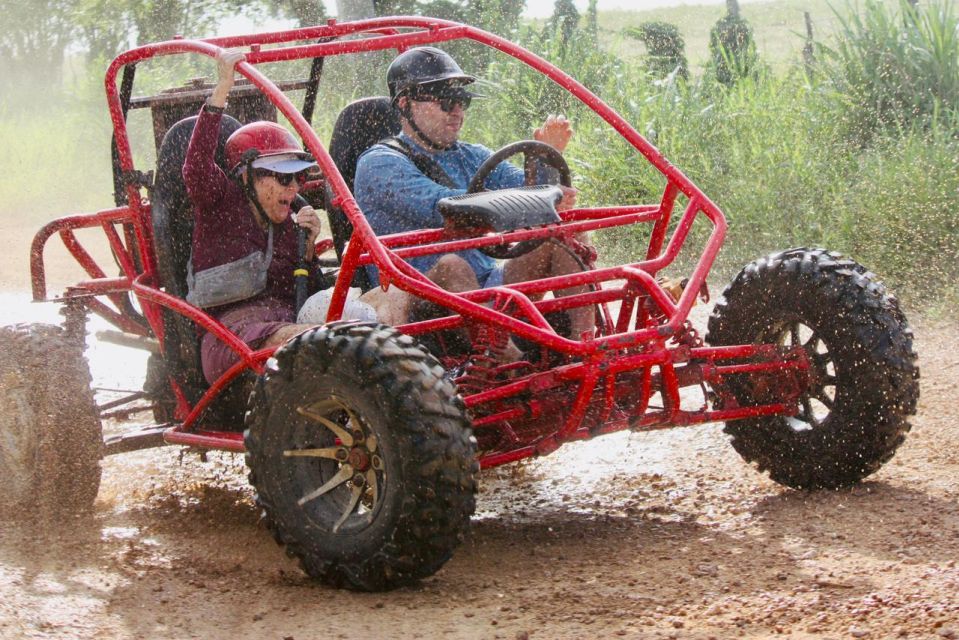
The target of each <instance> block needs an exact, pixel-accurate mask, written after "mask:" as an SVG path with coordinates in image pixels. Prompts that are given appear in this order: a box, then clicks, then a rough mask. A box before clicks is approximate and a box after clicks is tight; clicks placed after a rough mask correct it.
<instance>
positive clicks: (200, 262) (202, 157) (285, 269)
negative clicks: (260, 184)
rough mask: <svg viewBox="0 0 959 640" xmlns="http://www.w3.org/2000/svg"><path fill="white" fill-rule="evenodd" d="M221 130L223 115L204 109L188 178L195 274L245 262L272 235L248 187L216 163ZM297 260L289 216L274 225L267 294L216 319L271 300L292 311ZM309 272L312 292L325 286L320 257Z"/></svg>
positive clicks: (190, 154) (263, 247)
mask: <svg viewBox="0 0 959 640" xmlns="http://www.w3.org/2000/svg"><path fill="white" fill-rule="evenodd" d="M219 128H220V114H218V113H210V112H208V111H206V110H204V109H201V110H200V117H199V119H198V120H197V123H196V128H195V129H194V130H193V136H192V137H191V138H190V146H189V148H188V149H187V155H186V161H185V162H184V164H183V180H184V182H185V183H186V188H187V193H189V194H190V201H191V202H192V203H193V210H194V214H193V215H194V227H193V258H192V260H193V271H194V273H197V272H200V271H203V270H204V269H209V268H210V267H215V266H218V265H221V264H226V263H227V262H232V261H234V260H239V259H240V258H245V257H246V256H248V255H250V254H251V253H253V252H254V251H266V242H267V232H266V230H264V229H263V228H262V227H260V225H259V224H257V222H256V220H255V219H254V217H253V212H252V210H251V208H250V202H249V200H248V199H247V197H246V192H245V191H244V189H243V186H242V185H241V184H240V182H239V181H237V180H234V179H232V178H230V177H229V176H228V175H227V174H226V173H225V172H224V171H223V169H221V168H220V167H219V166H218V165H217V164H216V162H215V161H214V154H215V152H216V144H217V136H218V133H219ZM297 261H298V257H297V238H296V225H295V224H294V223H293V220H292V217H288V218H287V219H286V220H284V221H283V223H281V224H275V225H273V260H272V261H271V262H270V267H269V269H268V270H267V282H266V290H264V291H263V293H261V294H259V295H257V296H255V297H253V298H250V299H249V300H244V301H242V302H235V303H232V304H227V305H222V306H220V307H216V308H215V309H214V310H213V312H212V315H214V316H220V315H222V314H223V313H224V312H226V311H228V310H229V309H233V308H236V307H237V306H238V305H243V304H247V303H249V302H251V301H255V302H262V301H263V300H264V299H267V298H270V299H273V300H275V301H276V302H277V304H283V305H288V306H289V307H290V308H291V309H292V308H293V306H294V304H295V300H296V294H295V291H294V284H293V270H294V268H295V267H296V264H297ZM309 269H310V286H309V290H310V292H311V293H312V292H314V291H316V290H318V289H319V287H320V282H321V276H320V273H319V267H318V265H317V261H316V260H315V259H314V260H313V263H312V264H310V265H309Z"/></svg>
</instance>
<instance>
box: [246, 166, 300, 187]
mask: <svg viewBox="0 0 959 640" xmlns="http://www.w3.org/2000/svg"><path fill="white" fill-rule="evenodd" d="M253 175H255V176H256V177H257V178H273V179H274V180H276V181H277V182H279V183H280V185H281V186H284V187H288V186H290V185H291V184H292V183H293V181H294V180H296V182H297V184H299V185H300V186H303V185H304V184H306V181H307V180H308V179H309V177H308V176H307V175H306V172H305V171H300V172H299V173H278V172H276V171H270V170H269V169H255V170H254V171H253Z"/></svg>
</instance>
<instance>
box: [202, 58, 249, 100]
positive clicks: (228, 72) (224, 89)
mask: <svg viewBox="0 0 959 640" xmlns="http://www.w3.org/2000/svg"><path fill="white" fill-rule="evenodd" d="M244 60H246V56H245V55H244V54H243V53H242V52H241V51H229V50H226V49H224V50H223V51H220V53H218V54H217V56H216V68H217V73H218V75H219V79H218V80H217V83H216V87H215V88H214V89H213V94H212V95H211V96H210V97H209V98H207V104H209V105H210V106H211V107H219V108H221V109H222V108H223V107H225V106H226V99H227V96H229V95H230V90H231V89H232V88H233V83H234V82H235V75H236V64H237V63H238V62H242V61H244Z"/></svg>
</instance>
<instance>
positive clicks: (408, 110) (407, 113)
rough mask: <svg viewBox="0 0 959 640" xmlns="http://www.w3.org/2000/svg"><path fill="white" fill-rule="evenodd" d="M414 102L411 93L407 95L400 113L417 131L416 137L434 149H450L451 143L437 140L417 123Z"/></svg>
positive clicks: (414, 130)
mask: <svg viewBox="0 0 959 640" xmlns="http://www.w3.org/2000/svg"><path fill="white" fill-rule="evenodd" d="M412 102H413V99H412V98H411V97H410V96H409V95H406V106H405V107H400V114H401V115H402V116H403V117H404V118H406V121H407V122H409V123H410V128H412V129H413V132H414V133H416V137H417V138H419V139H420V140H422V141H423V142H424V143H425V144H426V146H427V147H429V148H430V149H432V150H433V151H445V150H446V149H449V148H450V146H451V145H442V144H440V143H438V142H436V141H435V140H433V139H432V138H430V137H429V136H428V135H426V133H425V132H424V131H423V130H422V129H420V127H419V125H418V124H416V119H415V118H413V107H412V106H411V103H412Z"/></svg>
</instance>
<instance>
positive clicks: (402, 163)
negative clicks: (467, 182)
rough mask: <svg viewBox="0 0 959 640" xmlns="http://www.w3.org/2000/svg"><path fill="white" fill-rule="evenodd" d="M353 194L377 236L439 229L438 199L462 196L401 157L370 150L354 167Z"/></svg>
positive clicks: (382, 151) (379, 150) (441, 223)
mask: <svg viewBox="0 0 959 640" xmlns="http://www.w3.org/2000/svg"><path fill="white" fill-rule="evenodd" d="M353 193H354V195H355V197H356V202H357V204H358V205H359V206H360V209H361V210H362V211H363V213H364V214H365V215H366V217H367V219H368V220H369V222H370V225H371V226H372V227H373V231H375V232H376V233H377V234H378V235H383V234H388V233H398V232H401V231H412V230H414V229H427V228H437V227H441V226H443V218H442V216H440V214H439V213H437V211H436V203H437V201H439V200H440V199H441V198H446V197H448V196H456V195H460V194H462V193H465V189H449V188H447V187H444V186H442V185H439V184H437V183H435V182H433V181H432V180H430V179H429V178H427V177H426V176H425V175H423V174H422V173H421V172H420V170H419V169H417V168H416V165H414V164H413V162H412V161H411V160H410V159H409V158H407V157H405V156H403V155H402V154H400V153H398V152H395V151H392V150H390V149H386V148H385V147H373V148H372V149H370V150H369V151H367V152H366V153H364V154H363V155H362V156H360V160H359V162H358V163H357V165H356V179H355V180H354V183H353Z"/></svg>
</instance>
